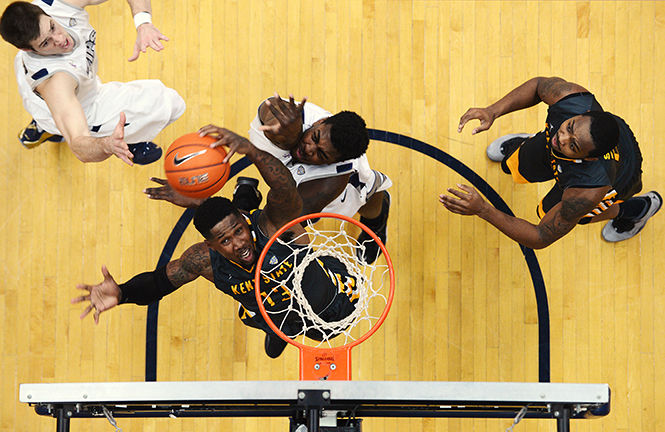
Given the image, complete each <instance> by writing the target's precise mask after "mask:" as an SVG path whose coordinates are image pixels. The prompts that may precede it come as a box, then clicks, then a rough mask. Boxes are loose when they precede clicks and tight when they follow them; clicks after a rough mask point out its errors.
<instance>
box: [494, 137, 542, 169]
mask: <svg viewBox="0 0 665 432" xmlns="http://www.w3.org/2000/svg"><path fill="white" fill-rule="evenodd" d="M532 136H533V134H528V133H514V134H508V135H504V136H502V137H499V138H497V139H495V140H494V141H492V143H491V144H490V145H488V146H487V157H488V158H490V160H492V161H494V162H501V161H502V160H503V158H504V157H506V155H507V154H508V153H510V152H511V150H512V149H513V146H516V145H519V144H522V141H524V140H525V139H527V138H531V137H532ZM509 141H510V142H509Z"/></svg>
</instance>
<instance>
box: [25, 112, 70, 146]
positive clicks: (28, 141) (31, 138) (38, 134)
mask: <svg viewBox="0 0 665 432" xmlns="http://www.w3.org/2000/svg"><path fill="white" fill-rule="evenodd" d="M18 140H19V142H20V143H21V144H22V145H23V147H25V148H27V149H33V148H35V147H37V146H38V145H40V144H41V143H43V142H44V141H51V142H62V141H64V138H63V137H62V135H55V134H51V133H48V132H46V131H45V130H43V129H40V127H39V126H37V122H36V121H35V120H34V119H33V120H32V121H31V122H30V124H28V125H27V126H26V127H25V128H24V129H23V130H22V131H21V132H19V134H18Z"/></svg>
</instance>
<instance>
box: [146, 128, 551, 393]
mask: <svg viewBox="0 0 665 432" xmlns="http://www.w3.org/2000/svg"><path fill="white" fill-rule="evenodd" d="M368 131H369V137H370V139H373V140H375V141H383V142H387V143H390V144H396V145H399V146H402V147H406V148H409V149H411V150H415V151H417V152H419V153H422V154H424V155H426V156H429V157H431V158H433V159H435V160H437V161H439V162H441V163H442V164H444V165H446V166H447V167H449V168H450V169H452V170H453V171H455V172H457V173H458V174H459V175H461V176H462V177H464V178H465V179H466V180H467V181H469V182H470V183H471V184H472V185H473V186H474V187H475V188H476V189H478V190H479V191H480V192H481V193H482V194H483V195H485V197H486V198H487V200H488V201H489V202H490V203H491V204H492V205H493V206H494V207H496V208H497V209H499V210H501V211H502V212H504V213H507V214H509V215H511V216H514V214H513V212H512V211H511V210H510V208H509V207H508V205H507V204H506V202H505V201H504V200H503V199H502V198H501V197H500V196H499V194H498V193H497V192H496V191H495V190H494V189H493V188H492V187H491V186H490V185H489V184H488V183H487V182H486V181H485V180H483V179H482V178H481V177H480V176H479V175H478V174H476V173H475V172H474V171H473V170H471V169H470V168H469V167H467V166H466V165H464V164H463V163H462V162H460V161H459V160H457V159H455V158H454V157H452V156H450V155H449V154H448V153H446V152H444V151H442V150H440V149H438V148H436V147H433V146H431V145H429V144H427V143H424V142H422V141H419V140H416V139H413V138H410V137H407V136H405V135H400V134H396V133H393V132H387V131H382V130H377V129H368ZM248 166H249V160H248V159H247V158H246V157H245V158H242V159H240V160H239V161H238V162H236V163H234V164H233V165H232V166H231V173H230V175H229V179H231V178H233V177H234V176H235V175H236V174H238V173H239V172H240V171H242V170H243V169H245V168H247V167H248ZM193 216H194V211H193V210H192V209H187V210H185V211H184V213H183V214H182V216H181V217H180V219H179V220H178V222H177V223H176V225H175V227H174V228H173V231H172V232H171V235H170V236H169V238H168V240H167V241H166V245H165V246H164V249H163V250H162V253H161V255H160V257H159V261H158V262H157V267H160V266H162V265H165V264H166V263H168V262H169V261H170V260H171V256H172V254H173V251H174V250H175V247H176V245H177V244H178V241H179V240H180V238H181V237H182V234H183V232H184V231H185V229H186V228H187V225H189V223H190V222H191V220H192V217H193ZM519 246H520V248H521V250H522V254H523V255H524V259H525V260H526V264H527V267H528V269H529V273H530V275H531V282H532V283H533V289H534V291H535V295H536V307H537V310H538V381H539V382H550V319H549V306H548V303H547V291H546V289H545V282H544V280H543V274H542V271H541V270H540V264H539V263H538V258H536V254H535V253H534V251H533V249H530V248H527V247H524V246H522V245H519ZM158 312H159V302H155V303H153V304H151V305H150V306H148V319H147V322H146V356H145V380H146V381H156V380H157V319H158Z"/></svg>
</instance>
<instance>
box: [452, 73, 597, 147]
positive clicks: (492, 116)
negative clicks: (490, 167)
mask: <svg viewBox="0 0 665 432" xmlns="http://www.w3.org/2000/svg"><path fill="white" fill-rule="evenodd" d="M584 91H587V90H586V89H585V88H584V87H582V86H580V85H578V84H575V83H570V82H567V81H565V80H564V79H562V78H559V77H551V78H546V77H536V78H531V79H530V80H528V81H527V82H525V83H524V84H522V85H520V86H519V87H517V88H515V89H514V90H512V91H511V92H510V93H508V94H507V95H505V96H504V97H502V98H501V99H499V100H498V101H497V102H495V103H493V104H492V105H490V106H488V107H486V108H469V109H468V110H467V111H466V112H465V113H464V114H463V115H462V117H461V118H460V122H459V125H458V127H457V132H462V129H464V126H465V125H466V124H467V122H469V121H470V120H480V125H479V126H477V127H476V128H474V129H473V130H472V131H471V134H473V135H475V134H477V133H478V132H482V131H486V130H488V129H489V128H490V127H491V126H492V124H493V123H494V120H496V119H497V118H499V117H501V116H502V115H504V114H508V113H511V112H513V111H519V110H522V109H525V108H529V107H532V106H534V105H536V104H538V103H539V102H541V101H542V102H545V103H546V104H548V105H553V104H555V103H556V102H558V101H559V100H560V99H561V98H563V97H565V96H568V95H569V94H572V93H579V92H584Z"/></svg>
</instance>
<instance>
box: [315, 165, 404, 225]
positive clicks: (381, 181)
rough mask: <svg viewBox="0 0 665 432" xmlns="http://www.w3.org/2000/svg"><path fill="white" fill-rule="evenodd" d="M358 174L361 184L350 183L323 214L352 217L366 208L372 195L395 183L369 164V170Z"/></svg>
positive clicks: (352, 176)
mask: <svg viewBox="0 0 665 432" xmlns="http://www.w3.org/2000/svg"><path fill="white" fill-rule="evenodd" d="M357 174H358V178H359V180H360V184H359V185H358V186H354V185H353V184H351V182H350V183H348V184H347V185H346V189H344V192H342V194H341V195H339V196H338V197H337V198H335V199H334V200H332V201H331V202H330V204H328V205H327V206H326V207H325V208H324V209H323V210H321V211H322V212H326V213H337V214H342V215H345V216H349V217H352V216H353V215H355V214H356V213H358V210H360V207H362V206H364V205H365V204H366V203H367V201H368V200H369V199H370V198H371V197H372V195H374V194H375V193H377V192H380V191H384V190H387V189H388V188H389V187H390V186H392V185H393V182H392V181H391V180H390V178H389V177H388V176H387V175H385V174H383V173H382V172H379V171H376V170H373V169H371V168H370V167H369V164H367V170H362V171H358V173H357ZM354 176H355V174H352V175H351V181H353V179H354ZM365 182H366V183H365Z"/></svg>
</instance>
